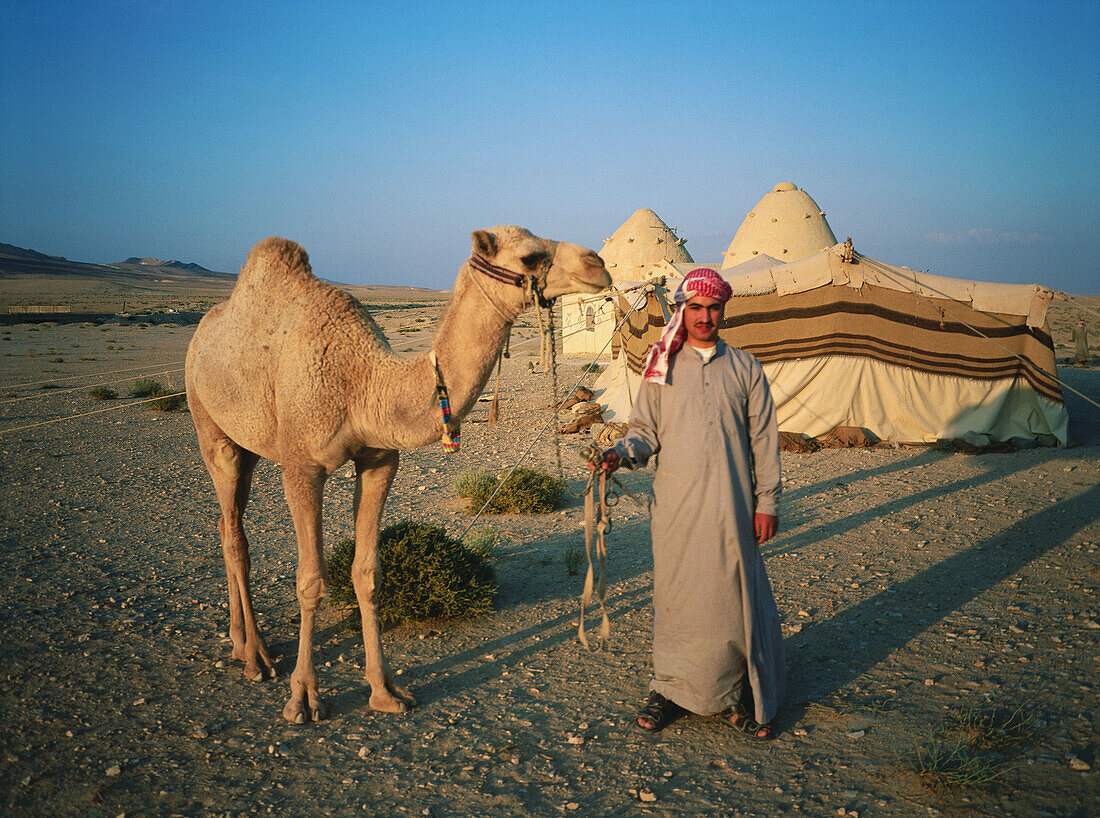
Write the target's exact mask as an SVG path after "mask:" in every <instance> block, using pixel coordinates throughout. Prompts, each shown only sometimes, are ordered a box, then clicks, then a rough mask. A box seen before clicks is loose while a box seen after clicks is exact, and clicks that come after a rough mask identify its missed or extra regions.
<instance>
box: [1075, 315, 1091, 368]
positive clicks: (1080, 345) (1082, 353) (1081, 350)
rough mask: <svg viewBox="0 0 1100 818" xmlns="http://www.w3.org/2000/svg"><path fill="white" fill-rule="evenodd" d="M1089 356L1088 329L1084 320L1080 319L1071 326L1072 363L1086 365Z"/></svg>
mask: <svg viewBox="0 0 1100 818" xmlns="http://www.w3.org/2000/svg"><path fill="white" fill-rule="evenodd" d="M1089 362H1090V358H1089V331H1088V330H1087V329H1085V321H1084V319H1081V320H1079V321H1078V322H1077V326H1076V327H1074V328H1073V365H1074V366H1088V365H1089Z"/></svg>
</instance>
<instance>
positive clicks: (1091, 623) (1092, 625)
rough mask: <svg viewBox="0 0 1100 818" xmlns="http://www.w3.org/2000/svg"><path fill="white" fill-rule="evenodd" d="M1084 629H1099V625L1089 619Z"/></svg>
mask: <svg viewBox="0 0 1100 818" xmlns="http://www.w3.org/2000/svg"><path fill="white" fill-rule="evenodd" d="M1085 627H1086V628H1092V629H1096V628H1100V623H1098V622H1097V621H1096V620H1095V619H1089V620H1087V621H1086V622H1085Z"/></svg>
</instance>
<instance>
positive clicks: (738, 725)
mask: <svg viewBox="0 0 1100 818" xmlns="http://www.w3.org/2000/svg"><path fill="white" fill-rule="evenodd" d="M751 706H752V699H749V700H748V702H744V701H742V702H738V703H737V704H735V705H734V706H733V707H732V708H731V709H730V710H729V711H728V712H727V713H726V715H725V720H726V724H728V725H729V726H730V727H732V728H733V729H734V730H736V731H737V732H738V733H740V734H741V735H743V736H745V737H746V738H749V739H751V740H752V741H760V742H765V741H771V740H772V739H773V738H775V733H773V732H772V726H771V725H770V724H761V723H760V722H758V721H757V720H756V719H755V718H753V714H752V713H751V712H750V711H749V707H751Z"/></svg>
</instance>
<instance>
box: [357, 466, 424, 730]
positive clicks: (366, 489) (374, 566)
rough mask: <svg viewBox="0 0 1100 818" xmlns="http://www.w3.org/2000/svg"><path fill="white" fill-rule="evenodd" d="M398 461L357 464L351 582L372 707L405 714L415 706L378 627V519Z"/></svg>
mask: <svg viewBox="0 0 1100 818" xmlns="http://www.w3.org/2000/svg"><path fill="white" fill-rule="evenodd" d="M397 460H398V455H397V452H395V451H389V452H383V453H380V454H379V455H375V456H373V457H364V458H359V459H356V461H355V471H356V477H357V479H356V482H355V560H354V561H353V562H352V565H351V579H352V583H353V584H354V585H355V596H356V599H358V601H359V613H360V616H361V618H362V620H363V648H364V649H365V651H366V673H365V678H366V680H367V682H368V683H369V684H370V688H371V693H370V706H371V709H373V710H382V711H384V712H387V713H404V712H405V711H406V710H408V709H409V708H410V707H412V706H413V705H415V704H416V701H415V700H414V699H413V697H412V696H411V695H409V693H408V691H406V690H403V689H402V688H400V687H398V686H397V685H396V684H395V683H394V680H393V673H392V672H391V670H390V666H389V664H388V663H387V662H386V657H385V656H384V655H383V654H382V634H381V631H380V629H379V627H378V580H379V565H378V519H379V518H380V517H381V516H382V506H383V505H385V503H386V495H387V494H388V493H389V490H390V484H391V483H392V482H393V476H394V474H396V473H397Z"/></svg>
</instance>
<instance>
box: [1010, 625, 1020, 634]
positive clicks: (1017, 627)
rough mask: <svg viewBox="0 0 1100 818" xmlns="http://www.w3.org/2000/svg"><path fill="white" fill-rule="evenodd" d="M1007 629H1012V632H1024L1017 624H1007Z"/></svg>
mask: <svg viewBox="0 0 1100 818" xmlns="http://www.w3.org/2000/svg"><path fill="white" fill-rule="evenodd" d="M1008 629H1009V630H1010V631H1012V633H1023V632H1024V631H1023V628H1020V627H1019V626H1017V625H1009V626H1008Z"/></svg>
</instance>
